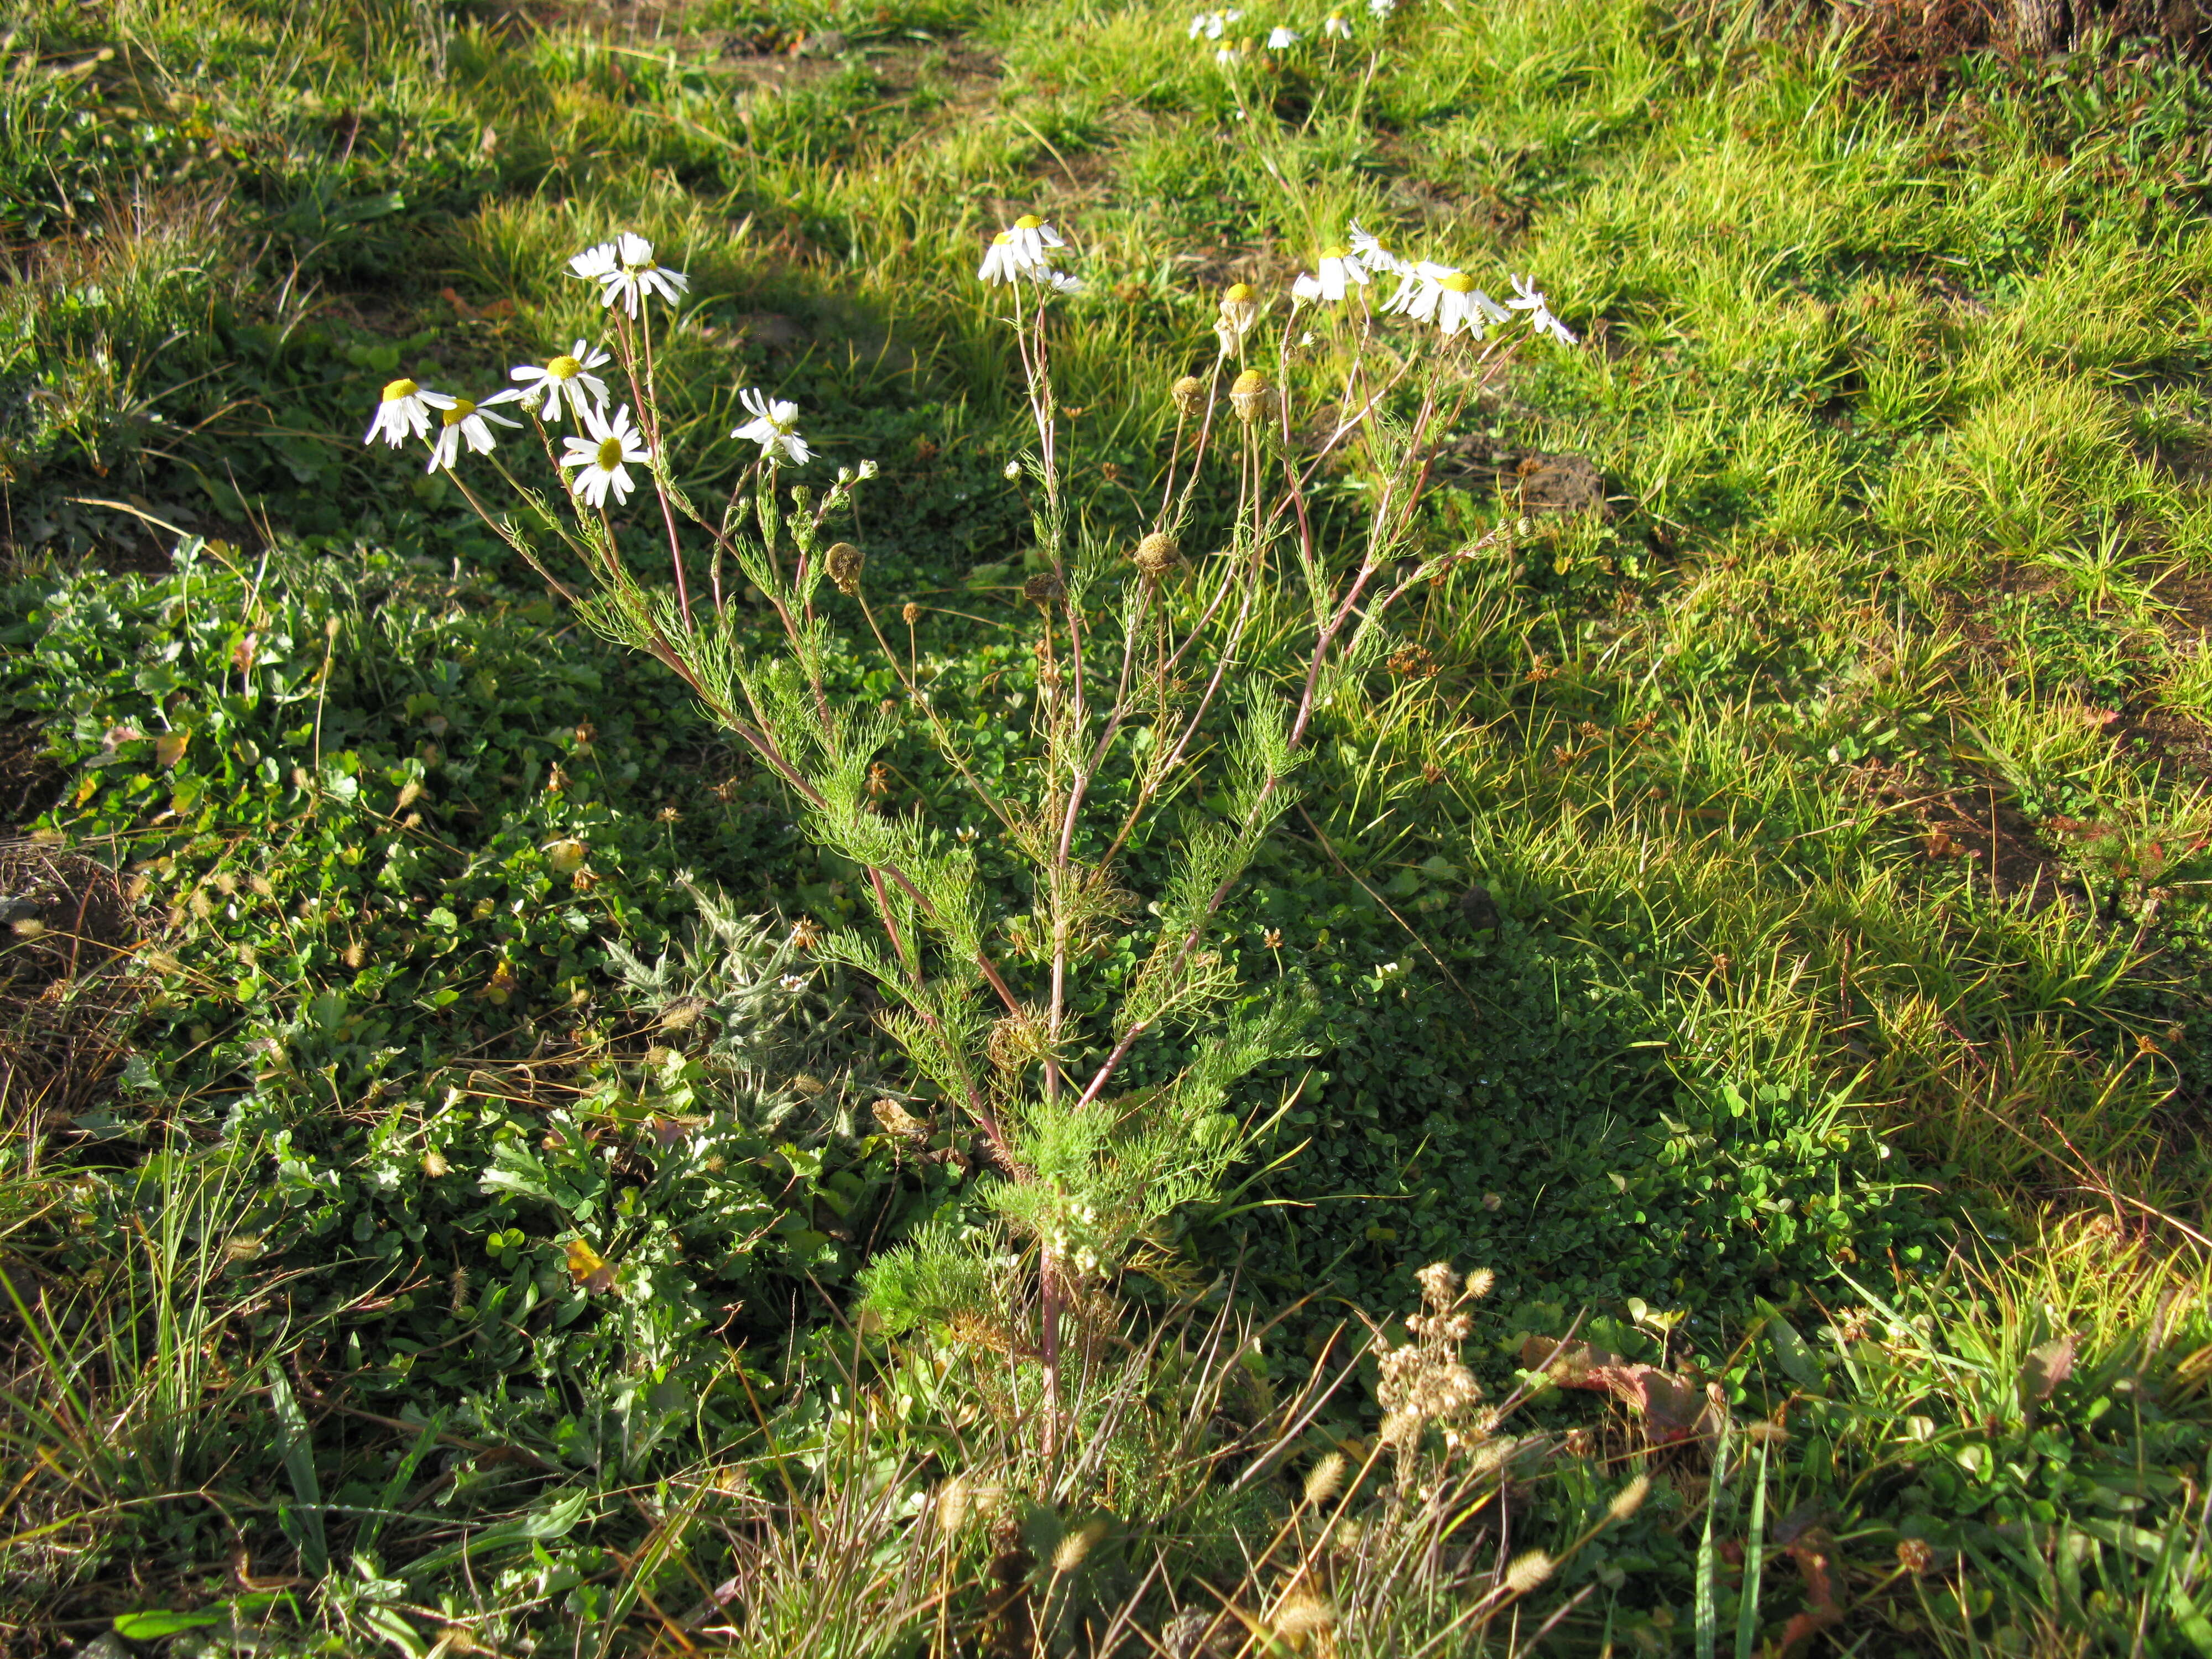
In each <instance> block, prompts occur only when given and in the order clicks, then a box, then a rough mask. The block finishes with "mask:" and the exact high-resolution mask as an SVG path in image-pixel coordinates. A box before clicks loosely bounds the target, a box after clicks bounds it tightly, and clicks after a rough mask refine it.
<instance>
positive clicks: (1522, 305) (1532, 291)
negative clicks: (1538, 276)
mask: <svg viewBox="0 0 2212 1659" xmlns="http://www.w3.org/2000/svg"><path fill="white" fill-rule="evenodd" d="M1505 303H1506V304H1507V305H1509V306H1510V307H1512V308H1513V309H1514V310H1516V311H1525V312H1527V313H1528V326H1529V327H1531V328H1533V329H1534V330H1535V331H1536V332H1537V333H1539V334H1548V335H1550V336H1551V337H1553V339H1555V340H1557V341H1558V342H1559V343H1560V344H1561V345H1572V344H1574V343H1575V337H1574V335H1573V333H1572V332H1571V331H1569V329H1568V327H1567V325H1565V323H1563V322H1561V321H1560V320H1559V319H1558V318H1556V317H1554V316H1553V315H1552V309H1551V307H1550V306H1549V305H1547V304H1546V303H1545V300H1544V296H1543V295H1542V294H1541V293H1539V292H1538V291H1537V289H1536V285H1535V281H1534V278H1532V277H1524V276H1516V277H1515V278H1514V279H1513V297H1512V298H1511V299H1510V300H1508V301H1506V302H1505Z"/></svg>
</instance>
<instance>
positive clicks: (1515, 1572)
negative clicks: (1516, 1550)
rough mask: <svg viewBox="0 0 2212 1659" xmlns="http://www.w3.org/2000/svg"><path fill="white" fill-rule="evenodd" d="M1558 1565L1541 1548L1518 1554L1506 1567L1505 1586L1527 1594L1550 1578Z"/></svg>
mask: <svg viewBox="0 0 2212 1659" xmlns="http://www.w3.org/2000/svg"><path fill="white" fill-rule="evenodd" d="M1557 1565H1559V1563H1558V1562H1556V1561H1554V1560H1553V1559H1552V1558H1551V1557H1550V1556H1548V1555H1547V1554H1545V1553H1544V1552H1543V1551H1541V1550H1529V1551H1528V1552H1527V1553H1524V1554H1521V1555H1516V1556H1515V1557H1514V1558H1513V1560H1512V1562H1511V1564H1510V1565H1508V1566H1507V1567H1506V1569H1505V1588H1506V1589H1510V1590H1511V1591H1512V1592H1513V1594H1514V1595H1527V1594H1528V1592H1529V1591H1530V1590H1532V1589H1535V1588H1536V1586H1537V1585H1539V1584H1541V1583H1543V1582H1544V1581H1545V1580H1546V1579H1547V1578H1549V1577H1551V1576H1552V1569H1553V1568H1554V1567H1556V1566H1557Z"/></svg>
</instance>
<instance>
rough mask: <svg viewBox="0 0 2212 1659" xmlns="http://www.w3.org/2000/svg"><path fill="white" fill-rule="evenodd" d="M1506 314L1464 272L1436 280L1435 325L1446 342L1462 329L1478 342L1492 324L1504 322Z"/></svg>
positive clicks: (1460, 271)
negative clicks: (1441, 331)
mask: <svg viewBox="0 0 2212 1659" xmlns="http://www.w3.org/2000/svg"><path fill="white" fill-rule="evenodd" d="M1509 314H1510V313H1508V312H1507V311H1506V309H1505V307H1504V306H1502V305H1500V304H1498V301H1495V300H1493V299H1492V298H1491V297H1490V296H1489V295H1487V294H1485V293H1484V292H1483V291H1482V290H1481V289H1479V288H1477V287H1476V286H1475V285H1474V277H1472V276H1468V274H1467V273H1466V272H1465V271H1463V270H1455V271H1454V272H1452V274H1451V275H1450V276H1444V277H1440V278H1438V279H1437V327H1438V328H1440V329H1442V330H1443V335H1444V338H1446V339H1447V340H1449V338H1451V337H1452V336H1453V335H1455V334H1456V333H1458V332H1459V331H1461V330H1462V329H1465V330H1466V331H1468V332H1469V333H1470V334H1473V335H1474V337H1475V338H1477V339H1478V340H1479V339H1480V338H1481V337H1483V336H1484V335H1485V334H1487V333H1488V332H1489V331H1490V325H1491V324H1492V323H1502V322H1504V320H1505V319H1506V317H1507V316H1508V315H1509Z"/></svg>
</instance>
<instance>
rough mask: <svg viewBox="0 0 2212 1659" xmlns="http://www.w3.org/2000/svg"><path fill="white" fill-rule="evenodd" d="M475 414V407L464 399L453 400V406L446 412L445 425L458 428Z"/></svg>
mask: <svg viewBox="0 0 2212 1659" xmlns="http://www.w3.org/2000/svg"><path fill="white" fill-rule="evenodd" d="M476 412H477V406H476V405H475V404H472V403H471V402H470V401H469V400H468V399H467V398H454V399H453V407H452V408H451V409H449V410H447V411H446V424H447V426H459V424H460V423H461V422H463V421H465V420H467V419H468V418H469V416H471V415H473V414H475V413H476Z"/></svg>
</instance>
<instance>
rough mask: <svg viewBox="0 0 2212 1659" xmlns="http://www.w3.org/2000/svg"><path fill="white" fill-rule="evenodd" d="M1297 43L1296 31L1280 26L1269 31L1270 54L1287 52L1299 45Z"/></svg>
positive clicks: (1268, 47) (1268, 48)
mask: <svg viewBox="0 0 2212 1659" xmlns="http://www.w3.org/2000/svg"><path fill="white" fill-rule="evenodd" d="M1297 43H1298V32H1297V30H1296V29H1286V28H1284V27H1281V26H1280V25H1278V26H1277V27H1274V28H1272V29H1270V30H1268V31H1267V50H1268V51H1269V52H1287V51H1289V50H1290V49H1291V47H1292V46H1296V45H1297Z"/></svg>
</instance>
